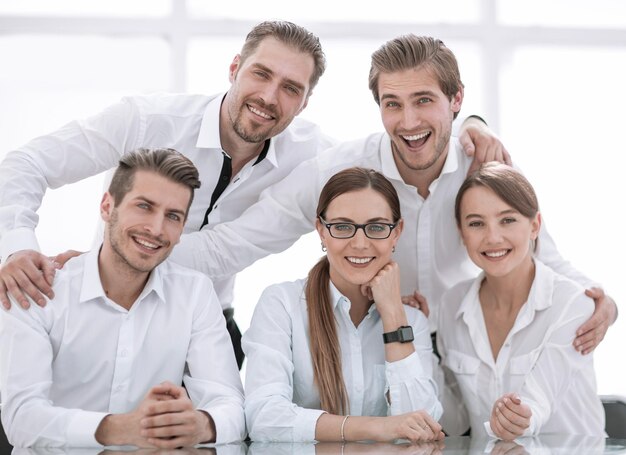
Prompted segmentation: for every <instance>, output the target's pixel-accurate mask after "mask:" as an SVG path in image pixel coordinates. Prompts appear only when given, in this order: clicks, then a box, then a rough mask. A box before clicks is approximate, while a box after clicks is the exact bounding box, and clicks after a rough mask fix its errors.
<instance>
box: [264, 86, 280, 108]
mask: <svg viewBox="0 0 626 455" xmlns="http://www.w3.org/2000/svg"><path fill="white" fill-rule="evenodd" d="M279 89H280V87H279V85H278V84H277V83H275V82H273V81H270V82H268V83H267V84H265V85H264V87H263V90H262V91H261V99H262V100H263V102H264V103H265V104H269V105H275V104H276V103H277V102H278V91H279Z"/></svg>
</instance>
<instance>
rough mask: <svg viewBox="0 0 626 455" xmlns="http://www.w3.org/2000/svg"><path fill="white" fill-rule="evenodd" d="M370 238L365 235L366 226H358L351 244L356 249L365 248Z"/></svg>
mask: <svg viewBox="0 0 626 455" xmlns="http://www.w3.org/2000/svg"><path fill="white" fill-rule="evenodd" d="M369 241H370V239H369V238H368V237H367V236H366V235H365V228H363V227H359V228H357V230H356V232H355V233H354V236H353V237H352V239H351V241H350V245H351V246H352V247H353V248H356V249H363V248H366V247H367V246H368V245H369Z"/></svg>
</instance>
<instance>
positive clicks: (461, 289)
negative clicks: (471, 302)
mask: <svg viewBox="0 0 626 455" xmlns="http://www.w3.org/2000/svg"><path fill="white" fill-rule="evenodd" d="M477 280H478V278H470V279H468V280H465V281H461V282H460V283H457V284H455V285H454V286H453V287H451V288H450V289H448V290H447V291H446V292H444V294H443V295H442V296H441V302H440V305H439V315H438V316H439V321H448V322H451V321H452V320H454V319H455V317H456V313H457V312H458V311H459V309H460V308H461V304H462V303H463V301H464V300H465V299H466V298H467V297H468V295H469V294H470V293H471V292H472V289H473V288H474V287H475V286H477V285H478V284H477Z"/></svg>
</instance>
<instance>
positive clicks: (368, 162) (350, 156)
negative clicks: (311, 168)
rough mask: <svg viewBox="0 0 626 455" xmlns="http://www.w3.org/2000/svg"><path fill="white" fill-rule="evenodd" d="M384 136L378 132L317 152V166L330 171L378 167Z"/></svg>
mask: <svg viewBox="0 0 626 455" xmlns="http://www.w3.org/2000/svg"><path fill="white" fill-rule="evenodd" d="M385 137H386V135H385V133H382V132H380V133H374V134H370V135H369V136H366V137H364V138H361V139H356V140H352V141H347V142H342V143H340V144H337V145H335V146H334V147H331V148H329V149H327V150H324V151H323V152H322V153H320V154H319V156H318V163H319V167H320V169H321V170H322V171H326V172H332V173H335V172H337V171H338V170H340V169H345V168H348V167H352V166H363V167H374V168H380V147H381V142H382V140H383V138H385Z"/></svg>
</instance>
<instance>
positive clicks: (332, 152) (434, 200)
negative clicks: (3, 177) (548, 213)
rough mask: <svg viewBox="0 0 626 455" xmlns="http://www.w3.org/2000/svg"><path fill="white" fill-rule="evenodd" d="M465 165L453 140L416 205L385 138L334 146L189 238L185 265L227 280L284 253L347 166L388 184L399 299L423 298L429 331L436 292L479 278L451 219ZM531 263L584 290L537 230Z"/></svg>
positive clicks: (582, 278)
mask: <svg viewBox="0 0 626 455" xmlns="http://www.w3.org/2000/svg"><path fill="white" fill-rule="evenodd" d="M471 160H472V158H470V157H467V156H466V154H465V153H464V152H463V150H462V147H461V145H460V143H459V142H458V140H457V139H456V138H454V137H453V138H452V139H451V141H450V149H449V152H448V155H447V158H446V161H445V163H444V166H443V169H442V171H441V175H440V176H439V177H438V178H437V179H436V180H435V181H434V182H433V183H432V184H431V185H430V187H429V190H430V195H429V196H428V197H427V198H426V199H424V198H422V197H421V196H420V195H419V194H418V192H417V188H416V187H414V186H411V185H408V184H406V183H405V182H404V181H403V180H402V177H401V176H400V172H399V171H398V168H397V166H396V163H395V161H394V158H393V152H392V150H391V141H390V139H389V136H388V135H387V134H386V133H378V134H373V135H371V136H368V137H367V138H365V139H361V140H358V141H353V142H347V143H344V144H340V145H338V146H336V147H333V148H331V149H329V150H326V151H324V152H322V153H321V154H320V155H318V156H317V157H316V158H313V159H311V160H309V161H308V162H306V163H303V164H302V165H300V166H298V167H297V168H296V169H295V170H294V171H293V172H292V173H291V174H290V175H289V176H288V177H287V178H285V179H284V180H283V181H282V182H280V183H278V184H276V185H274V186H273V187H272V188H270V189H268V190H267V191H265V192H264V193H263V195H262V196H261V198H260V200H259V203H258V204H255V205H253V206H252V207H251V208H250V209H249V210H247V211H246V212H245V213H244V214H243V215H242V216H241V217H240V218H238V219H237V220H235V221H233V222H231V223H224V224H220V225H218V226H215V228H213V229H210V230H206V231H202V232H200V233H196V234H193V235H194V236H197V237H198V239H199V242H198V243H196V244H195V245H194V247H195V248H194V251H193V252H190V255H193V257H194V258H195V259H194V264H193V267H194V268H196V269H197V270H203V271H205V272H207V273H209V274H210V275H211V276H220V275H223V274H226V275H228V274H231V273H233V272H236V271H238V270H241V269H243V268H245V267H246V266H247V265H249V264H251V263H252V262H254V261H255V260H257V259H259V258H261V257H263V256H266V255H268V254H271V253H276V252H278V251H281V250H283V249H285V248H287V247H288V246H289V245H291V244H292V243H293V242H295V241H296V240H297V239H298V238H299V237H300V236H301V235H302V234H305V233H307V232H310V231H311V230H312V229H313V227H314V226H315V209H316V207H317V202H318V197H319V194H320V192H321V189H322V187H323V186H324V184H325V183H326V182H327V181H328V179H329V178H330V177H331V176H333V175H334V174H335V173H337V172H339V171H341V170H343V169H346V168H348V167H351V166H362V167H365V168H371V169H375V170H377V171H379V172H381V173H382V174H383V175H384V176H385V177H387V178H388V179H389V180H390V181H391V183H392V184H393V186H394V187H395V188H396V191H397V192H398V196H399V197H400V205H401V210H402V218H403V219H404V229H403V231H402V235H401V236H400V240H399V242H398V245H397V248H396V252H395V253H394V255H393V258H394V260H395V261H396V262H398V264H400V271H401V280H400V282H401V285H402V293H403V295H406V294H411V293H413V291H414V290H416V289H417V290H419V291H420V292H421V293H422V294H423V295H424V296H425V297H426V298H427V299H428V302H429V305H430V308H431V316H430V318H429V321H430V324H431V330H435V329H436V327H437V308H438V307H439V301H440V299H441V296H442V295H443V293H444V292H445V291H446V290H448V289H449V288H451V287H452V286H454V285H455V284H457V283H459V282H461V281H464V280H467V279H469V278H473V277H475V276H476V275H477V274H478V272H479V269H478V268H477V267H476V266H475V265H474V264H473V263H472V261H471V260H470V259H469V257H468V255H467V251H466V250H465V247H464V246H463V243H462V241H461V237H460V236H459V233H458V229H457V226H456V221H455V219H454V201H455V198H456V194H457V192H458V190H459V188H460V186H461V184H462V183H463V181H464V180H465V177H466V175H467V172H468V170H469V167H470V164H471ZM260 220H262V222H260ZM544 225H545V223H544ZM235 251H236V254H233V252H235ZM538 257H539V258H541V259H542V260H543V261H544V262H545V263H547V264H548V265H550V266H551V267H552V268H554V269H555V270H557V271H558V272H559V273H561V274H563V275H566V276H568V277H570V278H572V279H573V280H574V281H577V282H579V283H581V284H583V285H584V286H589V285H591V284H592V282H591V281H590V280H589V279H588V278H586V277H585V276H584V275H582V274H581V273H579V272H578V271H577V270H575V269H574V268H573V267H572V266H571V265H570V264H569V263H568V262H567V261H565V260H563V258H562V257H561V256H560V255H559V253H558V251H557V249H556V246H555V245H554V242H553V241H552V239H551V238H550V236H549V235H548V233H547V231H546V229H545V228H544V227H543V226H542V229H541V233H540V240H539V252H538Z"/></svg>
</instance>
